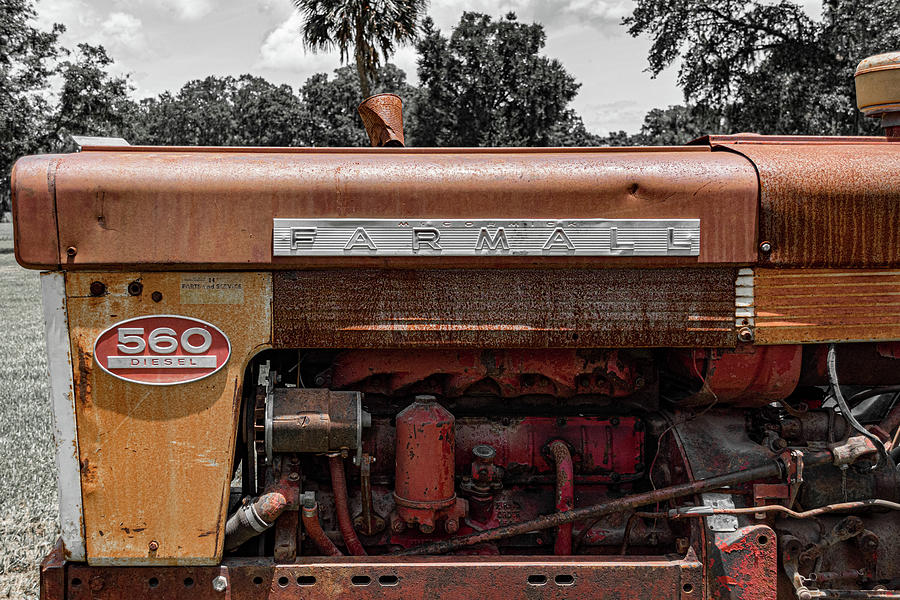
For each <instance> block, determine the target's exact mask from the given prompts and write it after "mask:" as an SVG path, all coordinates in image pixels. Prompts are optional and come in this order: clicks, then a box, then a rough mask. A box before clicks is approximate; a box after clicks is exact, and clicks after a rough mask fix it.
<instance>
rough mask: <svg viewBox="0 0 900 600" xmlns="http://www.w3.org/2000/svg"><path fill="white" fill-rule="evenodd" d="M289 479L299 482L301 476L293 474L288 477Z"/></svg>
mask: <svg viewBox="0 0 900 600" xmlns="http://www.w3.org/2000/svg"><path fill="white" fill-rule="evenodd" d="M288 479H289V480H291V481H297V480H298V479H300V475H299V474H297V473H291V474H290V475H288Z"/></svg>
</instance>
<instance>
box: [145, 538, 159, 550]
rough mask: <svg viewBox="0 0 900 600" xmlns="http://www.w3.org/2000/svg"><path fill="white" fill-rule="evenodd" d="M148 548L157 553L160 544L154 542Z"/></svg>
mask: <svg viewBox="0 0 900 600" xmlns="http://www.w3.org/2000/svg"><path fill="white" fill-rule="evenodd" d="M147 547H148V548H150V552H156V551H157V550H159V542H157V541H156V540H153V541H152V542H150V544H149V545H148V546H147Z"/></svg>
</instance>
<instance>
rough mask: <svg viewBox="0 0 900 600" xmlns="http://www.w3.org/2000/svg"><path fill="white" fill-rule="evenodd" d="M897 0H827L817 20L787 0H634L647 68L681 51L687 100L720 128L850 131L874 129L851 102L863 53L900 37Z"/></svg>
mask: <svg viewBox="0 0 900 600" xmlns="http://www.w3.org/2000/svg"><path fill="white" fill-rule="evenodd" d="M897 14H900V0H874V1H872V2H869V1H865V2H864V1H863V0H825V1H824V3H823V10H822V17H821V19H819V20H814V19H812V18H811V17H809V16H808V15H807V14H806V12H805V11H804V10H803V8H802V6H801V5H800V4H797V3H794V2H791V1H790V0H778V1H776V2H770V1H764V0H752V1H750V2H745V1H743V0H741V1H738V0H684V1H682V2H676V3H672V2H668V1H667V0H637V5H636V7H635V9H634V12H633V14H632V15H631V16H630V17H628V18H626V19H625V24H626V25H627V26H628V27H629V33H631V35H633V36H638V35H649V36H650V38H651V40H652V42H653V44H652V47H651V49H650V53H649V57H648V58H649V62H650V69H649V70H650V72H651V73H653V74H654V75H657V74H659V73H660V72H661V71H662V70H663V69H665V68H666V67H668V66H670V65H671V64H673V63H674V62H675V61H676V60H678V59H680V61H681V66H680V68H679V72H678V83H679V85H680V86H681V88H682V90H683V92H684V97H685V100H686V102H687V103H688V104H691V105H694V106H696V107H697V108H698V110H699V111H701V112H702V113H704V114H707V115H709V114H715V115H718V117H719V118H720V119H721V121H720V122H721V126H722V129H723V130H725V131H757V132H760V133H784V134H790V133H806V134H835V135H851V134H856V133H859V132H860V131H871V132H874V131H876V130H877V126H876V125H875V124H874V123H870V122H866V121H864V120H863V119H861V117H860V116H859V113H858V111H857V110H856V109H855V101H854V100H855V98H854V89H853V71H854V68H855V67H856V64H857V63H858V62H859V60H861V59H862V58H865V57H866V56H869V55H871V54H876V53H878V52H883V51H885V50H887V49H892V48H895V47H897V46H898V45H900V28H898V27H897V25H896V19H893V18H890V17H889V16H888V15H897Z"/></svg>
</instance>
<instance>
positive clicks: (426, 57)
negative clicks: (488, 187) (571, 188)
mask: <svg viewBox="0 0 900 600" xmlns="http://www.w3.org/2000/svg"><path fill="white" fill-rule="evenodd" d="M423 33H424V35H423V37H422V39H421V40H420V41H419V43H418V44H417V46H416V48H417V50H418V52H419V68H418V73H419V81H420V82H421V98H420V101H419V107H418V111H417V112H418V115H417V117H418V118H417V120H416V122H415V123H413V124H412V127H411V132H412V134H413V137H414V138H415V140H416V143H417V144H418V145H423V146H547V145H550V144H554V143H560V142H559V140H561V139H566V136H567V135H570V134H571V133H572V132H573V131H578V132H579V135H580V130H579V127H578V123H577V122H575V121H573V119H574V118H575V117H574V114H573V113H572V112H571V111H569V110H567V106H568V104H569V102H570V101H571V100H572V99H573V98H574V97H575V95H576V93H577V92H578V87H579V84H578V83H576V82H575V79H574V78H573V77H572V76H571V75H569V73H567V72H566V70H565V68H563V66H562V65H561V64H560V63H559V61H557V60H553V59H549V58H547V57H545V56H541V55H540V51H541V49H542V48H543V47H544V43H545V38H546V36H545V34H544V29H543V27H542V26H541V25H540V24H538V23H533V24H530V25H526V24H523V23H519V22H518V21H517V20H516V16H515V14H512V13H510V14H508V15H506V17H505V18H503V19H500V20H498V21H494V20H492V19H491V17H489V16H487V15H483V14H478V13H472V12H466V13H463V16H462V18H460V21H459V24H458V25H457V26H456V27H455V28H454V30H453V33H452V34H451V36H450V37H449V39H448V38H446V37H444V36H443V35H442V34H441V32H440V31H439V30H437V29H435V27H434V23H433V22H432V21H431V20H430V19H426V20H425V22H424V24H423ZM581 129H583V125H582V126H581ZM585 133H586V132H585ZM583 137H584V136H583V135H582V138H583ZM573 140H574V138H573Z"/></svg>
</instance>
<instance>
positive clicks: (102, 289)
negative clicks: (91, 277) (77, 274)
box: [91, 281, 106, 296]
mask: <svg viewBox="0 0 900 600" xmlns="http://www.w3.org/2000/svg"><path fill="white" fill-rule="evenodd" d="M105 293H106V284H105V283H103V282H102V281H92V282H91V296H102V295H103V294H105Z"/></svg>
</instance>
